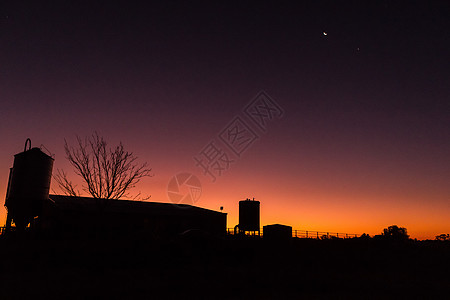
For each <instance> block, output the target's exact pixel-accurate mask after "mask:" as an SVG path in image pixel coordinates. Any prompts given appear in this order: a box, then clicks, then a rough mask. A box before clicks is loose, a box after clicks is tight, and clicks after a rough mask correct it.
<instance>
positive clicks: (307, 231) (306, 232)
mask: <svg viewBox="0 0 450 300" xmlns="http://www.w3.org/2000/svg"><path fill="white" fill-rule="evenodd" d="M306 238H308V230H306Z"/></svg>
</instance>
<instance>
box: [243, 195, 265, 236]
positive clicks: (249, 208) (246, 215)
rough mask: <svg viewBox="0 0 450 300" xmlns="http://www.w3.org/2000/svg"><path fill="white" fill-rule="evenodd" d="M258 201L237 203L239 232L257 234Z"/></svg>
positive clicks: (248, 200) (247, 200)
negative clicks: (255, 232)
mask: <svg viewBox="0 0 450 300" xmlns="http://www.w3.org/2000/svg"><path fill="white" fill-rule="evenodd" d="M259 207H260V203H259V201H255V200H254V199H253V200H250V199H246V200H242V201H239V230H240V231H258V232H259Z"/></svg>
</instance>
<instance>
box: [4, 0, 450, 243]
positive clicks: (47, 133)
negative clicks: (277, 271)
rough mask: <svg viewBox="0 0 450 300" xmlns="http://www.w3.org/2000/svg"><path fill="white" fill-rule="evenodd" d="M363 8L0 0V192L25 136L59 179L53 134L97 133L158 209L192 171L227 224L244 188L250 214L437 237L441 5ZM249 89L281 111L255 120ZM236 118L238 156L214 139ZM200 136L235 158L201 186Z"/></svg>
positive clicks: (448, 73) (444, 194) (442, 171)
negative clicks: (246, 134)
mask: <svg viewBox="0 0 450 300" xmlns="http://www.w3.org/2000/svg"><path fill="white" fill-rule="evenodd" d="M60 2H63V3H60ZM93 2H95V4H93ZM370 3H372V4H369V3H366V1H345V2H340V1H304V2H302V4H296V5H295V6H294V5H290V4H287V3H271V4H266V3H260V2H255V3H247V4H243V3H240V2H236V3H229V2H223V3H222V4H212V3H210V2H208V1H205V2H196V4H191V3H188V2H186V3H178V2H168V3H164V4H159V5H149V4H147V5H135V4H130V3H127V2H126V1H124V2H118V1H51V2H47V1H2V3H1V4H0V104H1V105H0V136H1V147H0V201H4V198H5V189H6V185H7V180H8V174H9V168H10V167H11V166H12V163H13V156H14V154H16V153H18V152H21V151H23V147H24V143H25V140H26V138H28V137H29V138H31V140H32V146H33V147H39V146H41V144H42V145H44V146H45V147H46V148H47V149H48V150H49V151H50V152H51V153H52V154H54V157H55V165H54V168H55V170H56V169H57V168H59V169H64V170H66V171H67V172H68V173H69V174H71V175H72V174H73V173H72V169H71V168H70V166H69V164H68V162H67V161H66V159H65V155H64V139H67V141H68V142H69V143H72V144H73V143H74V142H75V141H76V139H75V136H76V135H79V136H82V137H84V136H87V135H90V134H92V133H93V132H94V131H97V132H98V133H99V134H101V135H102V136H104V138H105V139H106V140H107V141H108V142H109V143H110V145H115V144H117V143H118V142H120V141H122V142H123V144H124V145H125V147H126V149H127V150H129V151H132V152H133V153H134V154H135V155H136V156H138V157H139V162H145V161H147V162H148V163H149V165H150V166H151V167H152V171H153V173H154V176H153V177H152V178H146V179H144V180H143V181H142V182H141V183H140V184H139V185H138V186H137V187H136V189H135V190H134V191H132V192H134V193H137V192H139V191H141V192H142V194H144V195H151V198H150V200H149V201H156V202H170V201H171V200H170V199H169V198H168V194H167V186H168V183H169V181H170V179H171V178H172V177H173V176H175V175H176V174H178V173H182V172H188V173H191V174H193V175H195V176H197V177H198V179H199V180H200V182H201V186H202V194H201V197H200V198H199V199H198V201H196V203H195V205H197V206H200V207H204V208H209V209H214V210H219V208H220V207H221V206H223V207H224V212H226V213H228V227H234V226H235V225H236V224H237V222H238V201H239V200H242V199H245V198H253V197H255V199H256V200H259V201H261V223H262V224H261V225H265V224H273V223H281V224H286V225H290V226H292V227H293V228H294V229H302V230H319V231H330V232H336V231H338V232H347V233H357V234H362V233H364V232H365V233H369V234H371V235H373V234H379V233H380V232H381V231H382V230H383V228H385V227H387V226H389V225H393V224H397V225H399V226H403V227H406V228H407V229H408V233H409V234H410V235H411V236H412V237H413V238H418V239H426V238H430V239H432V238H434V236H435V235H438V234H441V233H450V64H449V53H450V34H449V32H448V29H449V28H450V18H448V16H449V15H450V6H449V4H448V3H446V1H442V2H438V1H435V2H433V1H377V2H370ZM261 91H264V92H265V93H266V95H268V96H269V97H270V98H271V101H272V102H270V101H269V103H272V104H275V105H277V106H278V107H279V109H280V111H279V114H277V115H274V116H273V118H272V119H271V120H268V122H267V123H266V124H265V127H264V128H263V129H262V128H261V127H259V126H258V125H257V124H256V123H255V122H253V121H252V120H251V118H249V116H248V115H247V114H246V113H245V108H246V107H247V105H250V106H251V105H252V101H253V100H254V99H255V97H257V96H258V95H260V94H259V93H260V92H261ZM237 117H239V119H237V120H240V121H242V122H243V123H245V124H246V126H248V128H250V129H251V132H253V133H254V134H255V135H256V136H257V139H256V140H254V141H253V142H251V143H250V144H249V145H248V147H246V149H244V150H243V151H242V152H241V153H240V157H239V156H237V155H236V153H234V152H232V151H231V150H230V149H229V148H227V146H226V145H224V144H223V141H221V139H220V134H221V133H223V132H225V133H226V132H227V131H226V130H227V129H230V128H231V127H230V126H229V125H230V124H231V125H233V124H234V123H233V121H235V120H236V118H237ZM224 130H225V131H224ZM241 141H245V139H244V138H243V139H242V140H241ZM210 142H213V143H215V145H216V146H218V147H220V148H221V149H222V151H223V153H227V155H228V157H229V158H230V159H232V160H233V163H231V164H230V165H229V168H228V169H227V170H225V171H224V172H223V173H222V174H221V175H220V176H219V175H218V176H217V178H216V180H215V181H214V182H213V181H212V178H211V176H208V175H204V172H203V169H202V168H201V167H199V166H196V164H197V162H196V161H195V160H194V157H197V158H198V157H201V151H202V149H205V147H207V146H208V145H209V143H210ZM73 178H74V179H75V177H73ZM52 188H53V189H54V190H55V191H56V192H59V190H58V187H57V186H56V185H54V184H53V185H52ZM5 219H6V210H5V209H4V208H3V206H2V207H1V209H0V224H4V222H5Z"/></svg>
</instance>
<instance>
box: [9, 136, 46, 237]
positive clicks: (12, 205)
mask: <svg viewBox="0 0 450 300" xmlns="http://www.w3.org/2000/svg"><path fill="white" fill-rule="evenodd" d="M28 142H30V148H29V149H28V150H27V149H26V145H27V143H28ZM27 143H26V144H25V149H24V152H21V153H18V154H16V155H14V164H13V167H12V169H11V172H10V178H9V182H8V191H7V197H6V200H5V206H6V208H7V209H8V219H12V220H13V221H14V223H15V224H16V227H18V228H19V229H23V228H24V227H26V226H27V225H28V224H29V223H30V222H31V220H32V219H33V218H34V217H35V216H37V215H38V214H39V213H40V210H41V206H42V201H44V200H46V199H48V195H49V190H50V181H51V177H52V170H53V161H54V159H53V158H52V157H50V156H48V155H47V154H45V153H44V152H42V151H41V149H39V148H32V149H31V141H30V140H29V139H28V140H27Z"/></svg>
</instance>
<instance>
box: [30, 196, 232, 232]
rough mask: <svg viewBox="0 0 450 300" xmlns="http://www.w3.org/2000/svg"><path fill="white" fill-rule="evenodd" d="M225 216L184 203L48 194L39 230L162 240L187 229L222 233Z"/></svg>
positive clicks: (40, 217) (225, 220)
mask: <svg viewBox="0 0 450 300" xmlns="http://www.w3.org/2000/svg"><path fill="white" fill-rule="evenodd" d="M226 218H227V214H225V213H221V212H216V211H213V210H208V209H204V208H200V207H195V206H191V205H186V204H171V203H158V202H141V201H129V200H111V199H94V198H87V197H71V196H62V195H50V196H49V200H48V201H46V202H44V205H43V209H42V214H41V216H39V218H38V221H39V223H38V229H41V230H44V231H50V232H53V231H55V230H56V231H57V232H59V233H62V234H64V233H66V234H80V233H82V234H90V233H98V232H105V233H109V234H133V233H136V234H139V233H142V234H147V235H149V237H155V238H164V237H171V236H175V235H177V234H180V233H182V232H184V231H187V230H201V231H203V232H208V233H210V234H216V235H219V234H225V232H226V226H227V225H226V222H227V219H226Z"/></svg>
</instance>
